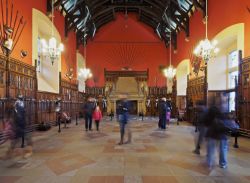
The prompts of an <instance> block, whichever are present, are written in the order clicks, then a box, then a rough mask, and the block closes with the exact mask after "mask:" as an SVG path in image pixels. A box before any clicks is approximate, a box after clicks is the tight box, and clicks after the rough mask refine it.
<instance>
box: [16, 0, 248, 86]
mask: <svg viewBox="0 0 250 183" xmlns="http://www.w3.org/2000/svg"><path fill="white" fill-rule="evenodd" d="M13 2H14V8H15V9H18V10H19V11H20V12H21V14H22V15H23V16H24V18H25V20H27V25H26V27H25V29H24V32H23V34H22V36H21V38H20V41H19V43H18V44H17V46H16V48H15V50H14V52H13V55H12V56H13V57H15V58H17V59H20V60H22V61H24V62H26V63H29V64H31V63H32V60H31V57H32V40H31V39H32V37H31V34H32V8H36V9H38V10H40V11H42V12H44V13H46V0H39V1H34V0H25V3H24V2H23V1H20V0H13ZM208 3H209V4H208V15H209V22H208V33H209V38H213V37H214V36H215V35H216V34H218V33H219V32H220V31H222V30H223V29H225V28H226V27H228V26H231V25H233V24H236V23H244V24H245V50H244V51H245V57H247V56H250V43H249V40H250V13H249V12H248V11H247V8H246V7H247V6H248V7H250V1H249V0H240V1H239V0H209V1H208ZM55 22H56V23H55V24H56V26H57V28H58V30H59V32H60V34H61V37H62V42H63V43H64V45H65V52H64V53H63V54H62V73H63V74H64V73H65V72H66V70H67V69H68V67H69V65H70V66H72V67H73V68H74V70H75V71H76V69H75V68H76V47H75V39H76V37H75V34H74V33H73V32H71V33H70V34H69V36H68V38H65V37H64V17H63V16H62V15H60V14H59V13H58V12H57V13H56V17H55ZM204 37H205V25H204V24H203V23H202V15H201V13H200V12H198V11H197V12H195V14H194V16H192V17H191V18H190V38H189V39H190V41H189V42H185V41H184V38H185V34H184V33H183V32H181V33H179V35H178V52H177V54H174V55H173V62H174V65H175V66H177V65H178V63H179V62H181V61H182V60H183V59H187V58H190V53H191V52H192V51H193V48H194V46H195V45H196V44H197V43H198V42H199V40H200V39H203V38H204ZM21 49H24V50H27V51H28V56H27V57H25V58H24V59H21V58H20V50H21ZM79 49H80V52H81V53H82V54H83V48H82V47H80V48H79ZM167 58H168V49H166V48H165V45H164V43H163V42H161V41H160V40H159V39H158V37H157V35H156V34H155V33H154V31H153V30H152V29H151V28H150V27H148V26H147V25H145V24H143V23H141V22H138V21H137V17H136V16H135V15H133V14H129V17H128V18H127V19H125V16H124V14H118V15H117V19H116V20H115V21H113V22H110V23H109V24H107V25H105V26H103V27H102V28H101V29H99V30H98V32H97V34H96V36H95V38H94V39H93V40H92V41H89V43H88V46H87V67H90V68H91V69H92V71H93V74H94V78H93V79H92V82H89V84H90V85H92V86H93V85H97V86H103V84H104V73H103V70H104V68H106V69H108V70H120V69H121V68H122V67H125V66H130V67H131V68H132V69H133V70H146V69H147V68H149V72H150V76H149V77H150V78H149V85H151V86H154V85H156V80H157V85H158V86H160V85H161V86H162V85H165V78H164V77H163V76H162V74H160V73H159V70H158V67H159V65H166V64H168V59H167Z"/></svg>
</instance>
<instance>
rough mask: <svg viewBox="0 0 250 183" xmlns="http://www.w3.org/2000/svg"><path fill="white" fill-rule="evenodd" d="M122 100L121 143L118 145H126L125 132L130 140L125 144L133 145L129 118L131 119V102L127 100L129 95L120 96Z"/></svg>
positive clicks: (119, 109) (120, 117)
mask: <svg viewBox="0 0 250 183" xmlns="http://www.w3.org/2000/svg"><path fill="white" fill-rule="evenodd" d="M120 99H121V103H120V105H119V106H118V120H119V123H120V136H121V139H120V142H119V143H118V145H122V144H124V135H125V132H126V133H127V134H128V140H127V141H126V142H125V144H127V143H131V141H132V132H131V129H130V126H129V125H130V124H128V120H129V119H128V118H129V102H128V100H127V95H126V94H123V95H120Z"/></svg>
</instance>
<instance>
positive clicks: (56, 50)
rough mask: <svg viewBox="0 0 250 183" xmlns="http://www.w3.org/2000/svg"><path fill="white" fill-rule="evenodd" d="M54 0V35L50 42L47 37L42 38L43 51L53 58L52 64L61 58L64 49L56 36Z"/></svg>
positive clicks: (52, 19)
mask: <svg viewBox="0 0 250 183" xmlns="http://www.w3.org/2000/svg"><path fill="white" fill-rule="evenodd" d="M53 26H54V1H53V0H52V10H51V32H52V37H51V38H50V39H49V43H47V42H46V40H45V39H42V40H41V43H42V53H43V54H45V55H46V56H48V57H49V58H50V60H51V63H52V65H53V64H54V62H55V61H56V60H57V59H58V58H59V56H60V55H61V52H62V51H63V50H64V46H63V44H62V43H59V44H58V46H57V41H56V38H55V37H54V29H53Z"/></svg>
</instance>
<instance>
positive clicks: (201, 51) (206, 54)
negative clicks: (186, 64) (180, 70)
mask: <svg viewBox="0 0 250 183" xmlns="http://www.w3.org/2000/svg"><path fill="white" fill-rule="evenodd" d="M207 18H208V16H207V0H206V17H205V24H206V38H205V39H204V40H201V41H200V43H199V44H198V46H197V47H196V48H195V49H194V54H195V55H196V56H197V57H200V58H202V59H203V60H204V61H205V63H206V64H207V62H208V61H209V60H210V59H211V58H213V57H214V56H215V55H216V54H217V53H218V52H219V48H217V47H216V45H217V44H218V42H217V41H216V40H214V41H212V42H211V41H209V39H208V38H207V24H208V23H207Z"/></svg>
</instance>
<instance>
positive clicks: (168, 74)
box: [163, 32, 176, 79]
mask: <svg viewBox="0 0 250 183" xmlns="http://www.w3.org/2000/svg"><path fill="white" fill-rule="evenodd" d="M171 51H172V49H171V32H170V40H169V66H168V67H167V68H166V69H164V70H163V72H164V75H165V77H166V78H168V79H173V78H174V76H175V74H176V69H175V68H174V67H173V66H172V65H171V60H172V53H171Z"/></svg>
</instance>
